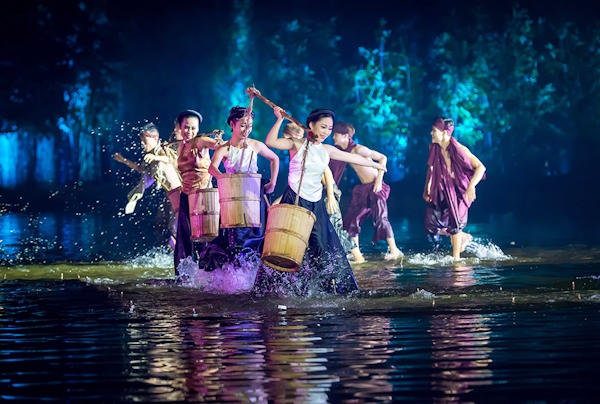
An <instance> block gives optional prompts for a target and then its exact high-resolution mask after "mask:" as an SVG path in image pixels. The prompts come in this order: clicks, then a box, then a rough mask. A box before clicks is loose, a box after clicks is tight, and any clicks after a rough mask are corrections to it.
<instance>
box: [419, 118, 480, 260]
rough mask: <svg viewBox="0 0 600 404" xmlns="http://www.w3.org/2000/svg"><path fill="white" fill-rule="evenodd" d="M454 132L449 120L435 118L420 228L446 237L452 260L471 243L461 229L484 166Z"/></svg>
mask: <svg viewBox="0 0 600 404" xmlns="http://www.w3.org/2000/svg"><path fill="white" fill-rule="evenodd" d="M453 132H454V121H453V120H452V119H451V118H440V117H438V118H436V120H435V122H434V123H433V127H432V129H431V144H430V145H429V158H428V159H427V165H428V166H429V168H428V170H427V179H426V181H425V190H424V191H423V199H425V201H426V202H427V210H426V213H425V220H424V222H423V226H424V228H425V232H426V233H427V234H428V235H431V236H434V237H437V236H438V235H439V234H441V235H449V236H450V242H451V243H452V256H453V257H454V259H455V260H458V259H460V253H462V252H463V251H465V247H466V246H467V244H468V243H469V242H471V240H472V239H473V236H471V235H470V234H467V233H463V229H464V228H465V226H466V225H467V218H468V212H469V208H470V207H471V204H472V203H473V201H474V200H475V198H476V194H475V187H476V186H477V184H479V182H480V181H481V180H482V179H485V166H484V165H483V164H482V163H481V161H479V159H478V158H477V157H475V155H473V154H472V153H471V152H470V151H469V149H468V148H466V147H465V146H463V145H461V144H460V143H458V142H457V141H456V139H455V138H454V137H453V136H452V133H453Z"/></svg>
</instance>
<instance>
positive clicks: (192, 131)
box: [181, 116, 200, 140]
mask: <svg viewBox="0 0 600 404" xmlns="http://www.w3.org/2000/svg"><path fill="white" fill-rule="evenodd" d="M199 126H200V122H199V121H198V118H196V117H195V116H186V117H185V118H183V120H182V121H181V136H182V137H183V139H184V140H190V139H192V138H194V137H196V135H197V134H198V127H199Z"/></svg>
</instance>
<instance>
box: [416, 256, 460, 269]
mask: <svg viewBox="0 0 600 404" xmlns="http://www.w3.org/2000/svg"><path fill="white" fill-rule="evenodd" d="M406 262H408V263H409V264H412V265H418V266H436V267H437V266H443V267H446V266H453V265H454V258H452V256H451V255H444V254H442V253H429V254H423V253H417V254H415V255H412V256H409V257H408V258H407V259H406Z"/></svg>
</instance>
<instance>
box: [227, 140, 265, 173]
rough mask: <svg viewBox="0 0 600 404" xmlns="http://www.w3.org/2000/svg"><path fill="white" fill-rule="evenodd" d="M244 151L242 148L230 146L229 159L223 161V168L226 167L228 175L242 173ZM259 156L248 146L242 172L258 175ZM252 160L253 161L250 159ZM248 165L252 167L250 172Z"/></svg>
mask: <svg viewBox="0 0 600 404" xmlns="http://www.w3.org/2000/svg"><path fill="white" fill-rule="evenodd" d="M242 150H243V149H241V148H239V149H238V148H237V147H234V146H232V145H231V144H229V154H228V155H227V159H225V161H223V166H224V167H225V172H226V173H227V174H239V173H240V159H241V158H242ZM257 155H258V153H257V152H256V151H254V150H253V149H252V146H250V144H248V147H247V148H246V151H244V161H243V162H242V172H243V173H246V172H249V173H250V174H256V173H257V172H258V164H257ZM251 158H252V161H250V159H251ZM248 165H250V170H248Z"/></svg>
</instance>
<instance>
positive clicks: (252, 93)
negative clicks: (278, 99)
mask: <svg viewBox="0 0 600 404" xmlns="http://www.w3.org/2000/svg"><path fill="white" fill-rule="evenodd" d="M246 93H247V94H248V95H249V96H250V100H251V101H250V105H251V106H252V98H253V97H254V96H257V97H258V98H260V99H261V100H262V101H263V102H264V103H265V104H267V105H268V106H270V107H271V108H279V109H281V114H282V115H283V116H285V117H286V118H287V119H289V120H290V121H292V122H294V123H295V124H296V125H298V126H300V127H301V128H302V129H304V131H305V132H306V138H307V139H306V141H307V142H309V140H308V136H309V135H308V134H309V133H310V130H309V129H308V128H307V127H306V126H304V125H302V124H301V123H300V122H298V120H297V119H296V118H294V117H292V116H291V115H290V114H288V113H287V112H285V111H284V110H283V108H281V107H279V106H277V105H276V104H275V103H274V102H272V101H270V100H268V99H267V98H266V97H265V96H263V95H262V94H261V93H260V92H259V91H258V90H257V89H256V88H255V87H254V86H252V87H248V89H247V90H246ZM309 144H310V143H307V144H306V149H304V156H303V158H302V171H301V173H300V181H299V182H298V192H297V193H296V201H295V202H294V204H295V205H296V206H298V201H299V199H300V188H301V187H302V179H303V178H304V171H305V169H306V156H307V155H308V146H309Z"/></svg>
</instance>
